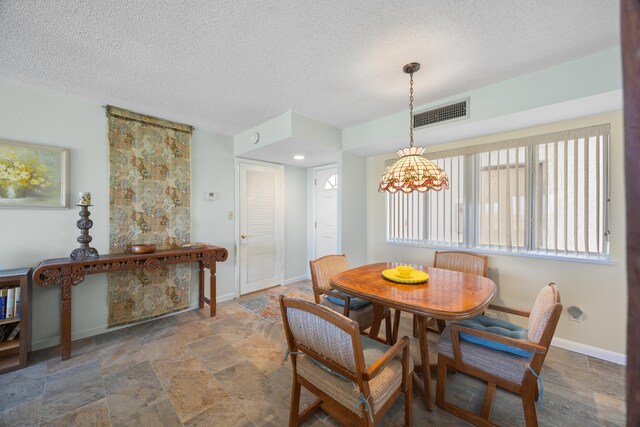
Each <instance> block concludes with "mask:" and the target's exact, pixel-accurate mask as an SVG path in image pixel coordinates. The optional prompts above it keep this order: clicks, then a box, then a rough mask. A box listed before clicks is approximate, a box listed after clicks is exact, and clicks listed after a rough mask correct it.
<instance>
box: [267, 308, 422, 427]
mask: <svg viewBox="0 0 640 427" xmlns="http://www.w3.org/2000/svg"><path fill="white" fill-rule="evenodd" d="M280 308H281V310H282V320H283V324H284V329H285V334H286V337H287V344H288V354H290V355H291V364H292V366H293V387H292V392H291V409H290V415H289V426H297V425H299V424H301V423H303V422H304V421H305V420H307V419H308V418H309V417H310V416H311V415H312V414H313V413H314V412H315V411H316V410H317V409H319V408H322V409H323V410H324V411H325V412H327V413H328V414H330V415H331V416H332V417H333V418H334V419H336V420H337V421H339V422H340V423H342V424H345V425H353V424H355V425H363V426H373V425H374V423H376V422H378V421H380V419H381V418H382V416H383V415H384V413H385V412H386V411H387V410H388V409H389V408H390V407H391V405H392V404H393V403H394V401H395V400H396V399H397V398H398V397H399V396H400V394H402V393H404V396H405V401H404V408H405V425H406V426H410V425H411V424H412V379H411V378H412V372H413V362H412V360H411V356H410V353H409V338H408V337H402V338H401V339H400V340H399V341H398V342H397V343H396V344H395V345H393V346H392V347H390V346H387V345H385V344H382V343H380V342H378V341H375V340H372V339H370V338H368V337H366V336H362V335H360V331H359V327H358V324H357V323H356V322H355V321H353V320H351V319H349V318H347V317H345V316H343V315H341V314H340V313H337V312H335V311H333V310H330V309H329V308H327V307H323V306H321V305H318V304H313V303H310V302H307V301H303V300H298V299H293V298H285V297H284V296H280ZM302 386H304V387H305V388H306V389H307V390H309V391H310V392H312V393H313V394H314V395H316V396H317V397H318V400H316V401H315V402H314V403H312V404H311V405H309V407H307V408H306V409H305V410H304V411H302V413H299V406H300V392H301V387H302Z"/></svg>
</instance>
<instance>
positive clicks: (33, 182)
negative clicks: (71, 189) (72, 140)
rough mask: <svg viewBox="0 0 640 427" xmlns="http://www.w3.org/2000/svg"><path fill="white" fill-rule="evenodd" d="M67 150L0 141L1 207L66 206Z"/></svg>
mask: <svg viewBox="0 0 640 427" xmlns="http://www.w3.org/2000/svg"><path fill="white" fill-rule="evenodd" d="M67 177H68V151H67V150H65V149H63V148H52V147H45V146H38V145H29V144H22V143H18V142H12V141H0V208H6V207H11V208H20V207H23V208H38V207H42V208H66V207H67V206H68V183H67Z"/></svg>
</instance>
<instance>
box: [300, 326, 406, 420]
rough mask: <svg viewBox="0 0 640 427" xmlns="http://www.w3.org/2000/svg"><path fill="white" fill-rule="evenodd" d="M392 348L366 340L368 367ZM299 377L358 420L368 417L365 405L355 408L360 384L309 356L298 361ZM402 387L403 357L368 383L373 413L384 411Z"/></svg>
mask: <svg viewBox="0 0 640 427" xmlns="http://www.w3.org/2000/svg"><path fill="white" fill-rule="evenodd" d="M389 348H390V347H389V346H387V345H385V344H382V343H380V342H378V341H375V340H372V339H370V338H368V337H365V336H363V337H362V349H363V351H364V357H365V364H366V366H367V367H369V366H371V365H372V364H373V363H374V362H375V361H376V360H378V359H379V358H380V357H381V356H382V355H383V354H384V352H386V351H387V350H388V349H389ZM410 369H411V370H413V361H411V366H410ZM297 373H298V375H300V376H301V377H302V378H304V379H306V380H307V381H309V382H310V383H311V384H313V385H315V386H316V387H318V388H319V389H320V390H322V391H324V392H325V393H327V394H328V395H329V396H331V397H332V398H334V399H335V400H336V401H338V402H339V403H341V404H342V405H343V406H344V407H345V408H347V409H349V410H350V411H352V412H354V413H355V414H357V415H358V416H359V417H365V416H367V414H366V412H365V409H364V405H361V404H360V405H357V406H356V403H358V402H359V401H360V390H359V389H358V386H357V384H354V383H353V382H352V381H350V380H348V379H345V378H344V377H342V376H341V375H335V373H332V371H331V370H329V369H327V368H326V367H325V366H321V365H320V364H319V363H317V362H315V360H314V359H312V358H311V357H309V356H307V355H302V356H299V357H298V358H297ZM401 384H402V354H400V355H398V356H397V357H395V358H394V359H393V360H391V361H390V362H389V363H388V364H387V366H385V367H384V368H383V369H382V371H380V373H379V374H378V375H376V377H375V378H373V379H372V380H371V381H369V388H370V391H371V395H370V399H369V403H370V404H371V408H372V410H373V412H374V413H375V412H376V411H378V410H379V409H380V408H382V406H383V405H384V404H385V403H386V402H387V400H389V398H390V397H391V395H392V394H393V392H394V391H396V390H397V389H398V387H400V385H401ZM354 406H355V408H354Z"/></svg>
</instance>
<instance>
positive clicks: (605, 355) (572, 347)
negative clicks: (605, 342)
mask: <svg viewBox="0 0 640 427" xmlns="http://www.w3.org/2000/svg"><path fill="white" fill-rule="evenodd" d="M551 345H553V346H555V347H559V348H563V349H565V350H569V351H574V352H576V353H580V354H584V355H586V356H591V357H595V358H597V359H602V360H606V361H608V362H613V363H616V364H618V365H623V366H627V355H626V354H622V353H616V352H615V351H610V350H605V349H602V348H598V347H592V346H590V345H586V344H580V343H579V342H575V341H569V340H565V339H562V338H553V339H552V340H551Z"/></svg>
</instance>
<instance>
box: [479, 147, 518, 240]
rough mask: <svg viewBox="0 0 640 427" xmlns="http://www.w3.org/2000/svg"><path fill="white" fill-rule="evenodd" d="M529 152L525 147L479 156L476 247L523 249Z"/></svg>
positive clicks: (480, 154) (485, 153) (484, 153)
mask: <svg viewBox="0 0 640 427" xmlns="http://www.w3.org/2000/svg"><path fill="white" fill-rule="evenodd" d="M527 158H528V152H527V150H526V149H525V148H524V147H516V148H509V149H503V150H494V151H488V152H483V153H478V155H477V156H476V159H477V161H478V174H477V180H478V194H477V197H478V199H479V210H478V225H479V230H478V231H479V237H478V245H477V246H479V247H488V248H496V247H497V248H505V249H508V250H513V249H516V250H519V249H521V248H524V247H526V236H527V233H526V228H527V225H526V224H527V217H528V203H527V201H528V185H527V184H528V174H527V170H528V167H527V165H528V162H527Z"/></svg>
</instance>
